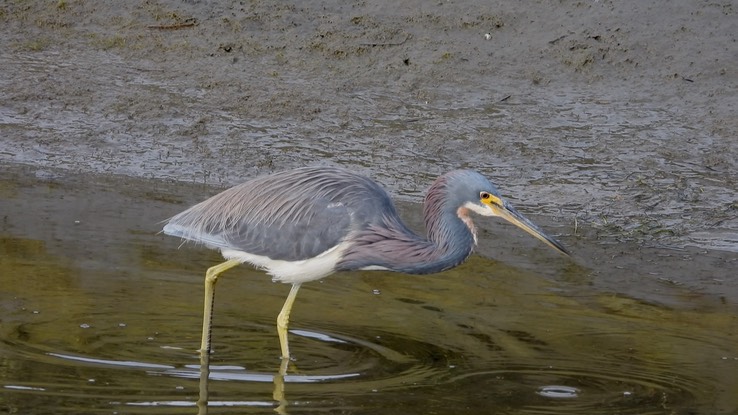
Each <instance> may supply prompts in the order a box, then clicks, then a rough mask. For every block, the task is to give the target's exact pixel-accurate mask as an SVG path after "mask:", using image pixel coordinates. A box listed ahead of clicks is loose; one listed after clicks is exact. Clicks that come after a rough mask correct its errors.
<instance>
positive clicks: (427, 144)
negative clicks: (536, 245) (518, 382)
mask: <svg viewBox="0 0 738 415" xmlns="http://www.w3.org/2000/svg"><path fill="white" fill-rule="evenodd" d="M737 36H738V17H737V16H736V6H735V3H734V2H731V1H700V2H695V1H685V0H679V1H666V0H664V1H650V2H626V3H623V2H613V1H561V2H554V3H552V2H547V1H539V2H522V3H521V2H509V1H508V2H503V1H492V2H490V1H477V2H440V1H439V2H426V1H411V2H385V1H373V2H371V1H370V2H353V3H346V2H341V1H336V2H323V1H321V2H311V1H307V2H299V3H298V4H290V3H287V2H285V3H282V2H262V1H244V2H230V1H228V2H226V1H212V2H197V1H191V2H174V1H140V2H135V1H134V2H117V1H107V2H83V1H64V0H60V1H58V2H41V1H37V2H33V1H31V2H28V1H7V2H4V3H2V5H0V74H2V76H0V97H1V100H0V163H21V164H32V165H35V166H38V167H39V169H41V170H40V173H39V174H40V176H41V177H43V176H44V174H47V173H44V172H43V169H51V168H63V169H72V170H75V171H78V172H83V173H110V174H118V175H124V176H137V177H143V178H153V179H170V180H171V179H174V180H181V181H191V182H199V183H206V184H212V185H214V186H217V187H225V186H229V185H233V184H236V183H238V182H240V181H242V180H244V179H247V178H250V177H253V176H256V175H258V174H263V173H266V172H271V171H275V170H280V169H285V168H290V167H294V166H302V165H313V164H335V165H342V166H346V167H351V168H354V169H356V170H359V171H362V172H364V173H366V174H369V175H371V176H373V177H375V178H376V179H378V180H379V181H380V182H382V183H383V184H384V185H386V186H387V187H389V190H390V191H391V192H393V193H394V194H398V195H400V196H401V197H402V196H404V197H405V198H406V199H408V200H413V201H419V200H420V198H421V197H422V195H423V193H424V192H425V189H426V188H427V186H428V185H429V183H430V181H431V180H432V179H433V178H434V177H435V176H437V175H438V174H440V173H442V172H444V171H446V170H449V169H453V168H459V167H466V168H475V169H477V170H480V171H481V172H483V173H484V174H486V175H487V176H489V177H491V178H492V179H493V180H494V181H496V182H497V183H498V184H499V185H500V187H501V188H502V190H503V193H504V194H506V195H508V196H509V197H510V198H511V199H513V201H514V202H515V203H516V204H518V205H519V206H521V205H522V206H526V205H527V206H526V207H527V211H528V212H533V213H534V214H535V213H538V214H540V215H546V216H550V217H554V218H556V219H557V220H562V221H564V222H565V223H566V224H567V226H570V227H572V228H573V226H574V222H576V225H577V226H591V227H593V228H595V229H598V230H599V231H600V232H602V234H604V235H607V236H614V237H616V238H618V239H625V240H636V241H639V242H644V241H645V242H647V243H654V244H657V245H658V244H668V245H671V246H684V245H695V246H699V247H706V248H711V249H713V248H714V249H724V250H730V251H736V250H738V219H736V216H737V215H738V201H737V198H738V197H737V196H736V188H737V186H736V177H737V176H736V174H735V172H736V171H738V168H737V167H738V166H737V164H738V162H737V160H738V145H737V143H736V137H738V117H736V112H737V111H736V103H737V102H738V93H736V91H737V90H738V88H737V86H738V85H737V84H738V72H737V71H738V69H737V68H738V43H736V37H737ZM49 171H51V170H49ZM48 174H52V173H48Z"/></svg>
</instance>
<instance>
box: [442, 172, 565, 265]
mask: <svg viewBox="0 0 738 415" xmlns="http://www.w3.org/2000/svg"><path fill="white" fill-rule="evenodd" d="M445 178H446V183H445V188H446V189H445V190H446V197H447V198H448V200H447V201H448V202H449V203H450V205H451V206H455V207H454V209H456V214H457V215H458V216H459V217H461V219H462V220H466V218H465V217H464V215H465V214H466V211H467V210H468V211H472V212H474V213H477V214H479V215H482V216H496V217H500V218H502V219H505V220H506V221H508V222H510V223H512V224H513V225H515V226H517V227H519V228H521V229H523V230H524V231H526V232H528V233H529V234H531V235H533V236H535V237H536V238H538V239H540V240H541V241H543V242H544V243H545V244H546V245H548V246H550V247H551V248H553V249H555V250H557V251H558V252H560V253H562V254H565V255H569V252H568V251H567V250H566V248H564V246H563V245H562V244H561V243H560V242H559V241H557V240H556V239H554V238H553V237H551V236H549V235H547V234H546V233H545V232H544V231H543V230H542V229H541V228H539V227H538V226H537V225H536V224H534V223H533V222H531V221H530V220H529V219H528V218H526V217H525V216H523V215H522V214H521V213H520V212H518V211H517V210H516V209H515V208H514V207H513V206H512V205H511V204H510V203H508V202H507V201H506V200H505V199H503V198H502V196H501V195H500V192H499V190H497V187H495V185H493V184H492V183H491V182H490V181H489V180H487V178H486V177H484V176H482V175H481V174H479V173H477V172H475V171H472V170H457V171H454V172H451V173H448V174H447V175H445ZM447 206H448V205H447ZM468 225H470V224H468Z"/></svg>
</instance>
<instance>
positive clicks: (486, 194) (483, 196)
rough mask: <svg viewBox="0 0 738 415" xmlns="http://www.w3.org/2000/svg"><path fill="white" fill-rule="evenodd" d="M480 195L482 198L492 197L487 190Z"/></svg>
mask: <svg viewBox="0 0 738 415" xmlns="http://www.w3.org/2000/svg"><path fill="white" fill-rule="evenodd" d="M479 197H481V198H482V200H489V198H490V197H492V195H490V194H489V193H487V192H482V193H480V194H479Z"/></svg>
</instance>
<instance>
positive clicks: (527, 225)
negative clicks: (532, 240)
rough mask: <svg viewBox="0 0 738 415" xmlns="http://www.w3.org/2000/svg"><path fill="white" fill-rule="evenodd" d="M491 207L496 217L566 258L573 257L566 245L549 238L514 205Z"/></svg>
mask: <svg viewBox="0 0 738 415" xmlns="http://www.w3.org/2000/svg"><path fill="white" fill-rule="evenodd" d="M490 207H491V208H492V211H493V212H494V213H495V215H496V216H499V217H501V218H503V219H505V220H506V221H508V222H510V223H512V224H513V225H515V226H517V227H519V228H521V229H523V230H524V231H526V232H528V233H529V234H531V235H533V236H535V237H536V238H538V239H540V240H541V241H543V242H544V243H545V244H546V245H548V246H550V247H551V248H553V249H555V250H557V251H559V252H561V253H562V254H564V255H566V256H570V255H571V254H570V253H569V251H567V250H566V248H564V245H562V244H561V242H559V241H557V240H556V239H554V238H552V237H551V236H548V235H547V234H546V232H544V231H543V229H541V228H539V227H538V226H536V224H534V223H533V222H531V221H530V220H528V218H526V217H525V216H523V215H522V214H521V213H520V212H518V211H517V210H515V208H514V207H512V205H510V204H509V203H507V202H505V201H503V202H502V206H499V205H490Z"/></svg>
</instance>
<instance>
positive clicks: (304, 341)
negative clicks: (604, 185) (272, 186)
mask: <svg viewBox="0 0 738 415" xmlns="http://www.w3.org/2000/svg"><path fill="white" fill-rule="evenodd" d="M4 171H5V172H6V173H5V174H4V175H3V178H2V181H0V191H1V192H2V196H3V197H2V201H0V209H1V211H2V224H1V227H0V231H1V232H0V279H1V280H0V286H2V296H1V297H0V307H2V310H3V312H2V320H1V323H2V324H1V326H0V339H2V341H1V343H0V408H2V410H3V411H7V412H10V413H26V414H32V413H39V414H41V413H50V412H54V413H65V412H67V413H190V414H194V413H198V411H199V412H200V413H202V412H203V406H202V405H200V407H198V404H197V403H198V400H199V399H200V396H201V393H202V391H201V382H200V378H201V371H200V361H199V357H198V355H197V353H196V351H195V349H197V347H198V346H199V341H200V338H199V336H200V325H201V314H202V310H201V307H202V285H203V275H204V271H205V269H206V268H207V267H209V266H211V265H212V264H215V263H217V262H218V261H219V260H220V257H219V256H218V255H217V254H216V253H214V252H211V251H208V250H205V249H202V248H198V247H195V246H189V245H185V246H180V242H179V241H178V240H176V239H173V238H170V237H166V236H164V235H161V234H158V233H157V232H158V230H159V227H160V224H159V223H158V222H159V221H160V220H162V219H165V218H166V217H168V216H170V215H172V214H174V213H176V212H178V211H180V210H182V209H183V208H184V207H185V206H186V205H188V204H189V203H191V202H192V201H195V200H199V199H202V198H204V197H206V196H208V195H209V194H212V193H213V192H214V190H215V189H211V188H207V187H204V186H185V185H181V184H170V183H164V182H159V181H153V180H150V181H144V180H138V179H130V178H116V177H108V178H101V177H99V176H86V175H72V174H69V173H64V172H59V171H55V170H37V169H33V168H26V167H23V168H20V167H16V168H10V167H9V168H8V169H6V170H4ZM91 177H95V179H94V180H90V178H91ZM401 210H402V212H401V213H402V214H403V216H405V217H406V218H408V221H409V222H410V223H411V225H412V226H414V227H418V226H420V220H419V219H418V216H419V214H420V206H419V205H414V204H410V205H403V206H401ZM534 219H536V220H537V221H539V222H542V223H543V225H544V227H546V228H547V229H549V230H550V231H551V233H554V234H560V235H561V236H562V239H563V241H564V243H565V244H567V245H569V246H570V247H571V249H572V250H573V251H574V252H575V253H576V255H575V261H571V260H569V259H566V258H563V257H561V256H558V255H556V254H555V253H554V252H552V251H551V250H549V249H547V248H546V247H545V246H539V245H537V244H536V242H535V241H531V240H529V239H530V238H527V237H525V236H524V235H522V234H521V233H519V232H517V231H515V230H514V229H512V228H510V227H508V226H503V225H501V224H499V223H495V222H484V221H482V220H477V223H479V224H480V226H481V227H482V233H481V234H480V252H481V254H482V255H476V256H474V257H472V258H471V259H470V261H469V262H468V263H466V264H464V265H463V266H461V267H458V268H456V269H454V270H451V271H448V272H445V273H442V274H438V275H432V276H405V275H401V274H394V273H385V272H356V273H351V274H341V275H334V276H332V277H329V278H327V279H325V280H323V281H319V282H315V283H311V284H306V285H305V286H304V287H303V289H302V290H301V292H300V295H299V296H298V299H297V302H296V304H295V308H294V311H293V316H292V322H291V332H290V340H291V344H290V345H291V350H292V352H293V354H294V356H295V361H294V362H292V365H291V366H290V367H289V368H287V370H286V375H285V376H280V375H279V373H280V359H279V353H280V352H279V341H278V339H277V336H276V330H275V326H274V321H275V318H276V315H277V313H278V312H279V309H280V308H281V305H282V302H283V301H284V298H285V296H286V294H287V291H288V288H289V287H288V286H285V285H281V284H274V283H272V282H271V281H270V280H269V278H268V277H266V276H265V275H264V274H263V273H261V272H258V271H255V270H252V269H250V268H248V267H245V266H244V267H239V268H237V269H234V270H232V271H229V272H227V273H226V274H224V276H223V277H222V279H221V280H220V281H219V283H218V286H217V296H216V304H215V314H214V333H213V345H214V346H213V347H214V353H213V355H212V358H211V361H210V373H209V382H208V384H207V387H208V390H209V396H208V398H209V405H208V408H209V410H210V412H212V413H272V411H273V410H277V411H278V412H281V413H314V412H316V411H321V412H327V413H357V414H360V413H366V414H370V413H383V414H386V413H390V414H392V413H397V414H421V413H422V414H427V413H454V414H458V413H469V414H472V413H475V414H476V413H503V414H504V413H509V414H570V413H582V414H585V413H586V414H597V413H602V414H611V413H621V414H672V413H676V414H688V413H689V414H692V413H725V414H728V413H735V411H736V409H737V408H738V400H737V398H736V394H735V391H736V390H738V381H737V379H738V378H737V377H736V376H735V373H736V371H737V370H738V346H736V334H737V333H738V318H737V317H736V316H737V314H736V306H735V305H736V300H737V297H736V296H735V293H733V292H731V288H730V287H731V286H730V285H729V284H728V282H729V281H728V279H729V273H728V270H729V269H734V267H735V264H736V256H735V255H734V254H732V253H725V252H720V251H710V252H706V251H699V252H691V251H678V252H675V251H673V250H662V251H658V250H644V249H639V248H638V247H634V246H629V245H627V244H617V243H614V242H612V241H610V243H606V242H608V241H596V240H593V239H590V238H591V237H590V236H588V234H587V230H586V229H580V230H579V231H578V233H577V234H576V235H573V234H570V232H569V231H571V230H570V229H567V228H566V227H565V226H562V225H560V224H557V223H553V222H548V223H547V221H546V220H545V218H534ZM634 256H639V258H637V260H638V261H636V259H634ZM634 261H636V262H637V263H641V264H643V265H642V266H640V267H638V266H634V265H633V262H634ZM654 269H657V270H658V271H659V272H660V273H661V274H660V275H653V274H652V272H654V271H651V270H654ZM694 269H696V270H697V271H695V273H692V270H694ZM685 272H688V273H690V275H689V277H690V278H692V279H693V280H694V278H695V277H697V278H698V279H702V280H703V281H704V282H705V286H707V285H709V284H710V283H711V284H712V287H713V288H712V289H711V290H705V289H699V288H696V287H695V286H694V285H692V286H690V285H689V284H682V283H679V282H678V280H680V278H685V277H684V276H683V275H681V274H682V273H685ZM672 277H673V278H672ZM675 281H677V282H675ZM721 281H722V282H721ZM723 283H725V285H724V286H723V285H721V284H723ZM720 287H723V288H724V289H722V290H721V289H720ZM710 291H712V292H710Z"/></svg>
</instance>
